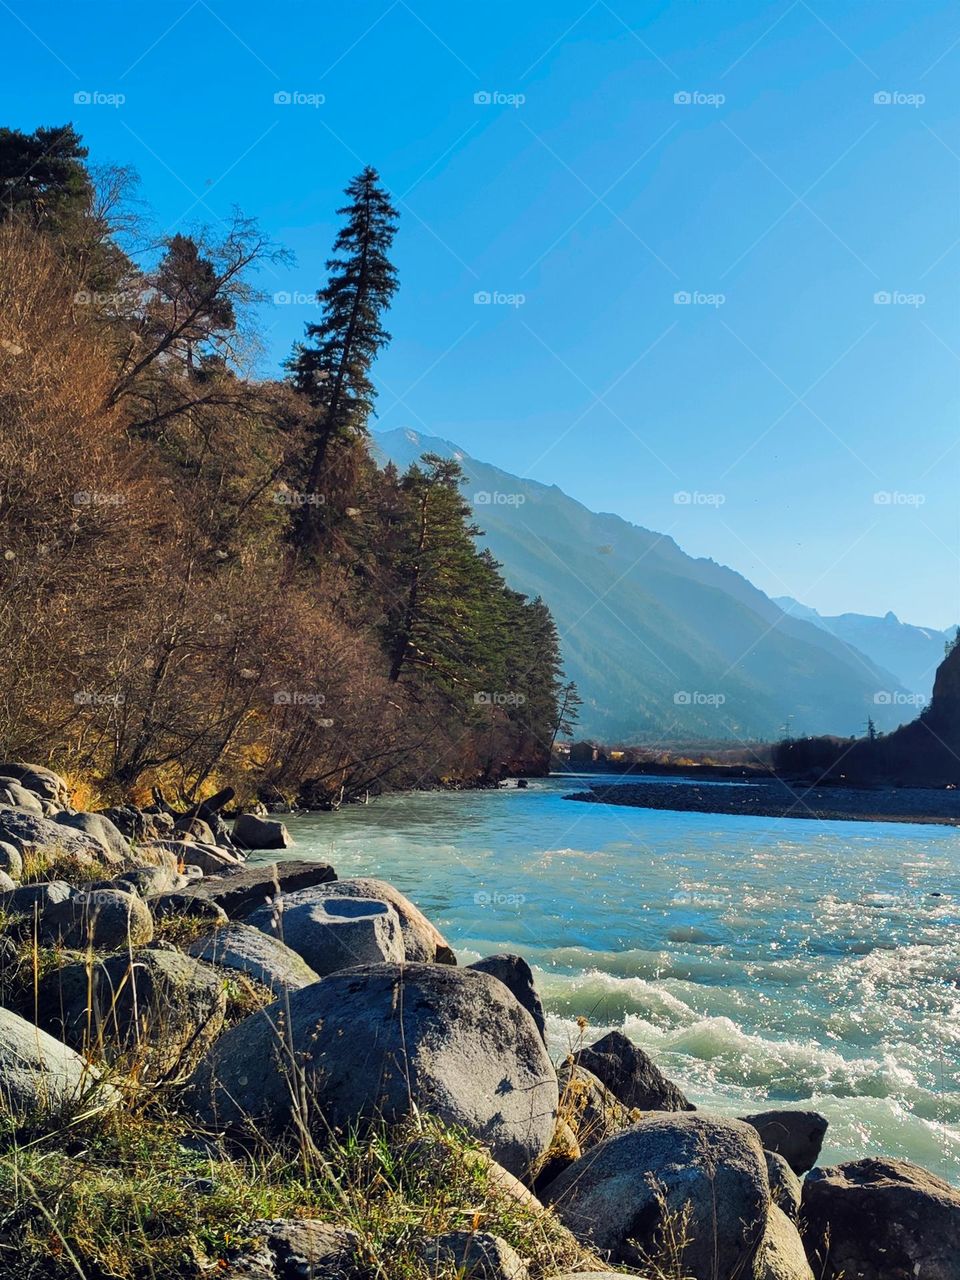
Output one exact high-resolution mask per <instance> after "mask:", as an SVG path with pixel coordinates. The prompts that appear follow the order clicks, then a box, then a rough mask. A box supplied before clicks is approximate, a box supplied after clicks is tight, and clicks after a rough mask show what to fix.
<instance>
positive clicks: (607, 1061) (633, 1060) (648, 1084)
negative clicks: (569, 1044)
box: [573, 1031, 695, 1111]
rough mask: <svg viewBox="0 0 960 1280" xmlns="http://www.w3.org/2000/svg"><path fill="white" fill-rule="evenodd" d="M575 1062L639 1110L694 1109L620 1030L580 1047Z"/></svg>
mask: <svg viewBox="0 0 960 1280" xmlns="http://www.w3.org/2000/svg"><path fill="white" fill-rule="evenodd" d="M573 1057H574V1061H575V1062H577V1063H578V1064H579V1065H580V1066H581V1067H586V1069H587V1070H588V1071H590V1072H592V1073H593V1074H594V1075H595V1076H596V1077H597V1079H598V1080H600V1081H602V1083H603V1084H605V1085H606V1086H607V1088H608V1089H609V1090H610V1092H611V1093H613V1094H615V1095H616V1097H617V1098H619V1099H620V1101H621V1102H622V1103H623V1105H624V1106H625V1107H630V1108H636V1109H637V1110H638V1111H693V1110H695V1108H694V1106H693V1104H692V1103H690V1102H688V1101H687V1099H686V1098H685V1097H684V1095H683V1093H681V1091H680V1090H679V1089H678V1088H677V1086H676V1085H675V1084H674V1083H673V1082H672V1081H670V1080H668V1079H667V1077H666V1076H665V1075H664V1074H663V1072H662V1071H661V1070H660V1069H659V1067H657V1066H656V1065H655V1063H654V1062H653V1061H652V1060H651V1059H650V1058H649V1057H648V1056H647V1054H645V1053H644V1051H643V1050H642V1049H641V1048H640V1046H639V1045H636V1044H634V1043H633V1041H632V1040H628V1039H627V1037H626V1036H625V1035H623V1034H622V1032H620V1031H611V1032H609V1033H608V1034H607V1035H605V1036H604V1037H603V1038H602V1039H600V1040H598V1041H597V1042H596V1044H592V1045H590V1046H589V1047H588V1048H586V1049H580V1050H578V1051H577V1052H576V1053H575V1054H574V1055H573Z"/></svg>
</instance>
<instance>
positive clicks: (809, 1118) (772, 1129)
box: [741, 1111, 828, 1174]
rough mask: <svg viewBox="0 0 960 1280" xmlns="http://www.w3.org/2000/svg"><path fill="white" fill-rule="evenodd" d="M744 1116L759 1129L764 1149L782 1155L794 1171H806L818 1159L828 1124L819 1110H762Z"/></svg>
mask: <svg viewBox="0 0 960 1280" xmlns="http://www.w3.org/2000/svg"><path fill="white" fill-rule="evenodd" d="M741 1119H742V1120H743V1121H744V1123H745V1124H749V1125H752V1126H753V1127H754V1129H756V1131H757V1133H759V1135H760V1141H761V1142H762V1143H763V1146H764V1149H765V1150H766V1151H775V1152H776V1153H777V1155H778V1156H783V1158H784V1160H786V1162H787V1164H788V1165H789V1166H790V1168H791V1169H792V1170H793V1172H794V1173H798V1174H799V1173H806V1172H807V1170H808V1169H812V1168H813V1166H814V1165H815V1164H816V1163H817V1160H818V1159H819V1157H820V1149H821V1147H822V1146H823V1135H824V1134H825V1133H826V1132H827V1124H828V1121H827V1118H826V1116H822V1115H821V1114H820V1112H819V1111H760V1112H758V1113H757V1114H756V1115H752V1116H742V1117H741Z"/></svg>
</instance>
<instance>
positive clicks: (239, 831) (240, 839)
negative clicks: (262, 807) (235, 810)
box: [233, 813, 293, 849]
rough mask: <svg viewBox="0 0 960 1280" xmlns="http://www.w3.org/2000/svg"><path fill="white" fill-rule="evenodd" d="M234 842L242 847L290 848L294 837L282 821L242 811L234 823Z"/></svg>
mask: <svg viewBox="0 0 960 1280" xmlns="http://www.w3.org/2000/svg"><path fill="white" fill-rule="evenodd" d="M233 842H234V844H236V845H239V847H240V848H241V849H289V848H290V846H291V845H292V844H293V837H292V836H291V834H290V832H289V831H288V830H287V828H286V827H285V826H284V824H283V823H282V822H276V821H275V820H274V819H272V818H257V817H255V816H254V814H252V813H241V814H240V816H239V818H237V820H236V822H235V823H234V824H233Z"/></svg>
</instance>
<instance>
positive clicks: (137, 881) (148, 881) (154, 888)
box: [103, 867, 190, 898]
mask: <svg viewBox="0 0 960 1280" xmlns="http://www.w3.org/2000/svg"><path fill="white" fill-rule="evenodd" d="M189 883H190V881H189V880H188V879H187V877H186V876H185V875H181V874H180V872H179V871H174V870H172V869H171V868H170V867H131V868H130V870H129V871H121V872H120V874H119V875H117V876H114V877H113V879H112V880H111V881H110V882H109V887H112V888H115V889H127V890H129V891H130V892H133V893H139V895H140V897H141V898H149V897H155V896H156V895H157V894H160V893H176V892H177V891H178V890H180V889H185V888H186V887H187V885H188V884H189ZM103 887H104V888H106V887H108V886H107V885H106V884H105V885H104V886H103Z"/></svg>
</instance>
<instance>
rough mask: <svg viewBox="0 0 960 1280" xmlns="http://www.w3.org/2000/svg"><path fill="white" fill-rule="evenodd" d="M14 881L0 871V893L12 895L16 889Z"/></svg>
mask: <svg viewBox="0 0 960 1280" xmlns="http://www.w3.org/2000/svg"><path fill="white" fill-rule="evenodd" d="M16 887H17V885H16V881H15V880H14V879H13V877H12V876H9V875H7V873H6V871H0V893H12V892H13V890H14V889H16Z"/></svg>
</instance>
